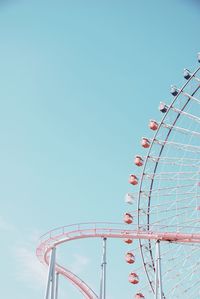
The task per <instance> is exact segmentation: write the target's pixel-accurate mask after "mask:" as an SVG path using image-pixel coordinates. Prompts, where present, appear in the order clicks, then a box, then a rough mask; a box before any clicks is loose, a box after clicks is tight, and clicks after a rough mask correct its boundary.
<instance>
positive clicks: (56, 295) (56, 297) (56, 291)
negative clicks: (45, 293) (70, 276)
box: [55, 273, 59, 299]
mask: <svg viewBox="0 0 200 299" xmlns="http://www.w3.org/2000/svg"><path fill="white" fill-rule="evenodd" d="M58 282H59V273H56V290H55V299H58Z"/></svg>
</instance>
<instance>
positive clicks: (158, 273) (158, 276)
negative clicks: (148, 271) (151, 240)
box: [155, 240, 163, 299]
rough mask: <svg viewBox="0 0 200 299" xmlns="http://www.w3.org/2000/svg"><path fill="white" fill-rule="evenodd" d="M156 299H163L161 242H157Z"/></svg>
mask: <svg viewBox="0 0 200 299" xmlns="http://www.w3.org/2000/svg"><path fill="white" fill-rule="evenodd" d="M159 294H160V296H159ZM155 299H163V291H162V273H161V257H160V240H157V241H156V259H155Z"/></svg>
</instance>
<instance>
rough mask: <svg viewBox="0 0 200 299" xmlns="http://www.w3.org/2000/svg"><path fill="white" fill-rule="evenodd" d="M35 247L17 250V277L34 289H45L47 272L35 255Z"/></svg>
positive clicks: (24, 247) (22, 247)
mask: <svg viewBox="0 0 200 299" xmlns="http://www.w3.org/2000/svg"><path fill="white" fill-rule="evenodd" d="M33 248H34V246H32V247H31V248H30V245H29V246H21V247H19V248H16V249H15V252H14V256H15V259H16V263H17V271H16V277H17V279H19V280H20V281H22V282H25V283H27V284H28V285H29V286H31V287H33V288H42V289H44V288H45V283H46V271H45V268H44V267H43V266H42V265H41V264H40V263H39V261H38V260H37V257H36V255H35V250H33Z"/></svg>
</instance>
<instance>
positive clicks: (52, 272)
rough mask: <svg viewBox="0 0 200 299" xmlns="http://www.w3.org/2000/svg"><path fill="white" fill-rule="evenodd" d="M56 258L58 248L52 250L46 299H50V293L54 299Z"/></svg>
mask: <svg viewBox="0 0 200 299" xmlns="http://www.w3.org/2000/svg"><path fill="white" fill-rule="evenodd" d="M55 257H56V248H55V247H53V248H52V250H51V254H50V260H49V269H48V276H47V286H46V292H45V299H49V295H50V292H51V299H54V294H55V293H54V282H55V261H56V259H55Z"/></svg>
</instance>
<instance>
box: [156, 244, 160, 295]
mask: <svg viewBox="0 0 200 299" xmlns="http://www.w3.org/2000/svg"><path fill="white" fill-rule="evenodd" d="M158 289H159V281H158V241H156V258H155V299H158Z"/></svg>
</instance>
